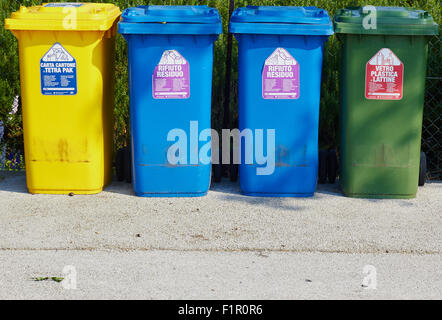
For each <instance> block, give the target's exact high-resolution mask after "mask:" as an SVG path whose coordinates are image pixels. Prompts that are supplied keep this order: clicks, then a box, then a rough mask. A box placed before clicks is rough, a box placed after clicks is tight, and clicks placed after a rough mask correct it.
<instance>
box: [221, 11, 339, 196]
mask: <svg viewBox="0 0 442 320" xmlns="http://www.w3.org/2000/svg"><path fill="white" fill-rule="evenodd" d="M230 21H231V22H230V32H232V33H233V34H234V35H235V37H236V39H237V41H238V46H239V47H238V55H239V60H238V65H239V70H238V73H239V75H238V77H239V79H238V82H239V84H238V91H239V130H240V139H239V141H240V146H238V148H239V150H240V152H239V162H240V165H239V178H240V185H241V190H242V192H243V194H246V195H252V196H270V197H284V196H286V197H287V196H288V197H305V196H312V195H313V194H314V191H315V189H316V180H317V171H318V122H319V100H320V87H321V70H322V58H323V49H324V44H325V42H326V41H327V39H328V37H329V36H330V35H332V34H333V25H332V22H331V19H330V17H329V15H328V13H327V11H325V10H322V9H318V8H316V7H273V6H247V7H244V8H238V9H236V10H235V11H234V12H233V14H232V17H231V20H230ZM259 130H263V131H262V132H261V133H260V134H257V132H258V131H259ZM247 131H249V132H252V133H253V134H254V135H253V137H252V138H250V135H248V134H246V133H247ZM272 132H273V133H272ZM266 152H267V155H266V157H267V161H266V163H263V161H262V158H263V157H262V156H263V155H264V154H265V153H266ZM251 154H253V159H252V157H251ZM272 155H273V159H272ZM248 157H249V159H247V158H248ZM272 162H273V163H272Z"/></svg>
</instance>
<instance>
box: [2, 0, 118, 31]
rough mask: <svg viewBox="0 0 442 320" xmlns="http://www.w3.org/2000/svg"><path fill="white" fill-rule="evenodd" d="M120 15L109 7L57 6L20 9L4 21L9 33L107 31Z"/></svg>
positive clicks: (110, 5)
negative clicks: (10, 31) (27, 31)
mask: <svg viewBox="0 0 442 320" xmlns="http://www.w3.org/2000/svg"><path fill="white" fill-rule="evenodd" d="M120 15H121V11H120V8H118V7H117V6H115V5H113V4H110V3H80V2H64V3H63V2H57V3H43V4H42V5H41V6H32V7H23V6H22V7H20V9H19V10H18V11H16V12H13V13H12V15H11V18H9V19H6V20H5V28H6V29H9V30H58V31H63V30H65V31H69V30H71V31H97V30H98V31H106V30H108V29H110V28H111V27H112V25H113V24H114V22H115V20H116V19H118V18H119V16H120Z"/></svg>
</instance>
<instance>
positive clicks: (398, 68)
mask: <svg viewBox="0 0 442 320" xmlns="http://www.w3.org/2000/svg"><path fill="white" fill-rule="evenodd" d="M403 86H404V64H403V63H402V62H401V60H399V58H398V57H397V56H396V55H395V54H394V53H393V51H391V50H390V49H388V48H383V49H381V50H379V52H378V53H376V54H375V55H374V56H373V58H371V59H370V61H368V62H367V65H366V67H365V98H367V99H370V100H371V99H375V100H401V99H402V94H403Z"/></svg>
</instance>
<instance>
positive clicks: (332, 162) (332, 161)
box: [327, 150, 338, 184]
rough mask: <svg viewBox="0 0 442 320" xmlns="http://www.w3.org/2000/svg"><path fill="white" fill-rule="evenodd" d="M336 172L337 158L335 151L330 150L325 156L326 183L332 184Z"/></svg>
mask: <svg viewBox="0 0 442 320" xmlns="http://www.w3.org/2000/svg"><path fill="white" fill-rule="evenodd" d="M337 172H338V156H337V155H336V151H335V150H330V151H329V152H328V155H327V177H328V182H329V183H331V184H334V183H335V181H336V176H337Z"/></svg>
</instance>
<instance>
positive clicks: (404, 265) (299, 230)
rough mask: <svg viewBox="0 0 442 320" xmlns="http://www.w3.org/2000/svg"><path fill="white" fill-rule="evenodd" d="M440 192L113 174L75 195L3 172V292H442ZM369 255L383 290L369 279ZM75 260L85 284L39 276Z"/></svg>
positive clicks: (436, 187)
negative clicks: (139, 193) (173, 189)
mask: <svg viewBox="0 0 442 320" xmlns="http://www.w3.org/2000/svg"><path fill="white" fill-rule="evenodd" d="M2 175H3V176H2ZM2 177H3V179H2ZM441 191H442V183H440V182H433V183H428V184H426V185H425V187H422V188H420V189H419V192H418V195H417V198H416V199H412V200H365V199H350V198H345V197H343V196H341V194H340V193H339V189H338V186H337V185H332V186H330V185H328V186H319V190H318V192H317V193H316V195H315V197H313V198H310V199H300V198H254V197H245V196H242V195H240V193H239V187H238V185H237V184H232V183H229V182H223V183H221V184H216V185H214V186H213V187H212V190H211V191H210V192H209V194H208V196H206V197H203V198H183V199H167V198H163V199H161V198H154V199H148V198H137V197H135V196H134V195H133V193H132V191H131V189H130V186H129V185H127V184H125V183H117V182H114V183H113V184H112V185H111V186H109V187H108V188H106V190H105V191H104V192H102V193H101V194H99V195H94V196H74V197H68V196H55V195H30V194H28V193H27V192H26V186H25V176H24V174H22V173H19V174H8V175H6V176H5V175H4V173H0V212H1V214H0V261H1V265H0V284H1V286H0V298H2V299H6V298H12V299H17V298H30V299H32V298H37V299H40V298H42V299H52V298H54V299H69V298H78V299H87V298H98V299H101V298H103V299H104V298H122V299H126V298H135V299H146V298H147V299H155V298H159V299H163V298H165V299H168V298H177V299H181V298H198V299H200V298H210V299H211V298H219V299H255V298H258V299H261V298H262V299H266V298H270V299H278V298H288V299H292V298H300V299H311V298H319V299H321V298H323V299H329V298H338V299H340V298H350V299H361V298H364V299H365V298H367V299H372V298H373V299H374V298H376V299H384V298H385V299H390V298H395V299H397V298H403V299H408V298H422V299H423V298H429V299H441V298H442V294H441V288H442V283H441V279H442V277H441V275H442V274H441V268H440V267H441V265H442V263H441V262H442V255H441V248H442V232H441V226H442V215H441V209H440V208H442V194H441ZM367 264H372V265H373V266H375V267H376V270H377V279H378V288H377V290H367V289H365V288H362V287H361V283H362V279H363V278H364V275H363V274H362V268H363V267H364V266H365V265H367ZM65 265H73V266H75V267H76V269H77V271H78V289H77V290H64V289H63V288H62V286H61V285H60V283H56V282H54V281H42V282H36V281H32V277H40V276H42V277H43V276H58V275H60V274H61V273H62V269H63V266H65Z"/></svg>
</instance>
